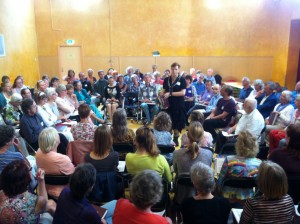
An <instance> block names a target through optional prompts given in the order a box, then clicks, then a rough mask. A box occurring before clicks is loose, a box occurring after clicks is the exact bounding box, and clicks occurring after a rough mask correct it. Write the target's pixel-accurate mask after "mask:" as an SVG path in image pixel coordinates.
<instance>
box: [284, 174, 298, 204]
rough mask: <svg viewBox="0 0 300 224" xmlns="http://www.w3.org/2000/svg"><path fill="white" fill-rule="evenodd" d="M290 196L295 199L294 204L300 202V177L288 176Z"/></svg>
mask: <svg viewBox="0 0 300 224" xmlns="http://www.w3.org/2000/svg"><path fill="white" fill-rule="evenodd" d="M287 177H288V184H289V189H288V194H289V195H290V196H291V197H292V198H293V201H294V204H295V205H297V204H298V203H299V202H300V175H288V176H287Z"/></svg>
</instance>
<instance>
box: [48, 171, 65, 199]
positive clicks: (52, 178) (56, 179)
mask: <svg viewBox="0 0 300 224" xmlns="http://www.w3.org/2000/svg"><path fill="white" fill-rule="evenodd" d="M44 178H45V184H49V185H68V184H69V179H70V175H51V174H45V177H44ZM48 198H50V199H53V200H54V201H57V199H58V198H57V197H54V196H52V195H49V194H48Z"/></svg>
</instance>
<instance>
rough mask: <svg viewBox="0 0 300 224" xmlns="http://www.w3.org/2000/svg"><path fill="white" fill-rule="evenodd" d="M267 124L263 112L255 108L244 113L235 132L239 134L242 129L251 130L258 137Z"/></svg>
mask: <svg viewBox="0 0 300 224" xmlns="http://www.w3.org/2000/svg"><path fill="white" fill-rule="evenodd" d="M264 126H265V120H264V118H263V116H262V115H261V113H260V112H259V111H258V110H257V109H254V110H253V111H252V112H251V113H250V114H243V116H242V117H241V118H240V120H239V122H238V123H237V126H236V129H235V134H239V133H240V132H241V131H246V130H247V131H249V132H250V133H251V134H252V135H253V136H255V137H256V138H258V137H259V136H260V132H261V131H262V129H263V128H264Z"/></svg>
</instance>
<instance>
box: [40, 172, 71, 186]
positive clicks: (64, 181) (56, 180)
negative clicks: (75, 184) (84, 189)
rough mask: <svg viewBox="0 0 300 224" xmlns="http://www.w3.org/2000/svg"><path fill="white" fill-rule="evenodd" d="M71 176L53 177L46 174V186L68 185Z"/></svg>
mask: <svg viewBox="0 0 300 224" xmlns="http://www.w3.org/2000/svg"><path fill="white" fill-rule="evenodd" d="M69 179H70V175H51V174H45V184H49V185H68V184H69Z"/></svg>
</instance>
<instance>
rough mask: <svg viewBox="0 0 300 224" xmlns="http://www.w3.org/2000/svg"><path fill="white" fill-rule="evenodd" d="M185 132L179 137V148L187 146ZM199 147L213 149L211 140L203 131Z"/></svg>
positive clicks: (208, 134) (210, 136)
mask: <svg viewBox="0 0 300 224" xmlns="http://www.w3.org/2000/svg"><path fill="white" fill-rule="evenodd" d="M187 141H188V138H187V132H185V133H184V134H183V135H182V137H181V147H185V146H186V145H187ZM199 146H200V147H201V146H202V147H213V138H212V135H211V134H210V133H209V132H206V131H204V134H203V138H202V140H201V142H200V144H199Z"/></svg>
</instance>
